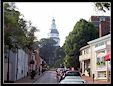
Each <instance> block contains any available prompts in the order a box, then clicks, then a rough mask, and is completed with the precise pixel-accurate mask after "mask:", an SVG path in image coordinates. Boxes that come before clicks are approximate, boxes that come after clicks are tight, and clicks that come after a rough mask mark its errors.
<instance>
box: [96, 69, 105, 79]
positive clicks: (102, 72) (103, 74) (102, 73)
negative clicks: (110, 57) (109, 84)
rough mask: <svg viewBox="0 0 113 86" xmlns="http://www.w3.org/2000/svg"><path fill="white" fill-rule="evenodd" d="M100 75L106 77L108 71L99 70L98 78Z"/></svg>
mask: <svg viewBox="0 0 113 86" xmlns="http://www.w3.org/2000/svg"><path fill="white" fill-rule="evenodd" d="M100 77H106V71H99V72H98V78H100Z"/></svg>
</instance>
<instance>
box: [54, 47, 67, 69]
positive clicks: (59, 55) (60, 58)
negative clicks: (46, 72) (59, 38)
mask: <svg viewBox="0 0 113 86" xmlns="http://www.w3.org/2000/svg"><path fill="white" fill-rule="evenodd" d="M54 55H55V63H54V67H55V68H58V67H60V66H61V65H62V66H64V63H63V62H64V57H65V52H64V49H63V48H62V47H57V48H56V49H55V52H54Z"/></svg>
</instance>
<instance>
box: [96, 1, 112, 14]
mask: <svg viewBox="0 0 113 86" xmlns="http://www.w3.org/2000/svg"><path fill="white" fill-rule="evenodd" d="M94 4H95V7H96V8H97V9H98V10H100V11H103V12H106V10H110V7H111V3H110V2H96V3H94Z"/></svg>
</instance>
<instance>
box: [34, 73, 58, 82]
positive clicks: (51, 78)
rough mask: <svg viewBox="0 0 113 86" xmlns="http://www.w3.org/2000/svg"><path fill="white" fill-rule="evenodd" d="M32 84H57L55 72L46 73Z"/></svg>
mask: <svg viewBox="0 0 113 86" xmlns="http://www.w3.org/2000/svg"><path fill="white" fill-rule="evenodd" d="M34 84H58V82H57V78H56V72H55V71H46V72H45V73H44V75H42V76H41V77H40V78H39V79H38V80H36V81H35V82H34Z"/></svg>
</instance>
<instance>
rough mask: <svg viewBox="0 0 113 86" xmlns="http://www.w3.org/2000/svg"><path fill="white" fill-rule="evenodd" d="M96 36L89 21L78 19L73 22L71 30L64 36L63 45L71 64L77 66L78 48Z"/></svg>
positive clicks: (95, 31)
mask: <svg viewBox="0 0 113 86" xmlns="http://www.w3.org/2000/svg"><path fill="white" fill-rule="evenodd" d="M97 37H98V32H97V30H96V28H95V27H94V25H93V24H92V23H91V22H87V21H86V20H84V19H80V21H78V22H77V23H76V24H75V26H74V28H73V31H72V32H70V33H69V35H68V36H67V37H66V40H65V43H64V45H63V48H64V51H65V53H66V55H68V56H69V57H68V58H72V62H69V63H71V64H70V65H71V66H74V67H78V66H79V55H80V52H79V49H80V48H81V47H83V46H85V45H87V42H88V41H90V40H93V39H95V38H97ZM69 61H70V60H69Z"/></svg>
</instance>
